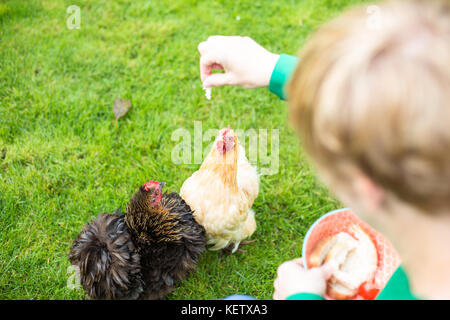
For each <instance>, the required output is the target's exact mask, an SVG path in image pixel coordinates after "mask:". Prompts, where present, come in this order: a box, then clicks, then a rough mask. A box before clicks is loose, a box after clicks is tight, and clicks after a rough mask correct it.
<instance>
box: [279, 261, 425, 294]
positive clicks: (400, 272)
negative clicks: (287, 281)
mask: <svg viewBox="0 0 450 320" xmlns="http://www.w3.org/2000/svg"><path fill="white" fill-rule="evenodd" d="M324 299H325V298H323V297H321V296H319V295H316V294H312V293H296V294H293V295H291V296H289V297H287V298H286V300H324ZM376 300H419V298H417V297H416V296H414V294H413V293H412V292H411V289H410V286H409V280H408V276H407V275H406V272H405V270H404V269H403V268H402V267H401V266H400V267H398V268H397V270H396V271H395V272H394V274H393V275H392V277H391V279H389V281H388V283H387V284H386V286H385V287H384V289H383V290H381V292H380V294H379V295H378V297H377V298H376Z"/></svg>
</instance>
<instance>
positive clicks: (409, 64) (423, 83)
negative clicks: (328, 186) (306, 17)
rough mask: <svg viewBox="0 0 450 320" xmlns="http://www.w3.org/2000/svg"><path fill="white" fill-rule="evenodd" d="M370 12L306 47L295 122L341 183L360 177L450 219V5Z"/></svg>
mask: <svg viewBox="0 0 450 320" xmlns="http://www.w3.org/2000/svg"><path fill="white" fill-rule="evenodd" d="M368 8H369V9H370V7H362V8H359V9H355V10H352V11H350V12H348V13H347V14H345V15H344V16H342V17H340V18H338V19H336V20H334V21H332V22H331V23H329V24H327V25H325V26H324V27H322V28H321V29H320V30H319V31H318V32H317V33H316V34H315V35H314V36H313V37H312V38H311V39H310V41H309V42H308V43H307V45H306V46H305V47H304V48H303V50H302V52H301V55H300V63H299V65H298V67H297V68H296V71H295V72H294V74H293V76H292V79H291V81H290V84H289V89H288V98H289V104H290V114H291V120H292V121H293V123H294V125H295V127H296V128H297V129H298V130H299V132H300V135H301V137H302V140H303V144H304V147H305V148H306V150H307V151H308V153H309V154H310V156H311V157H312V158H313V160H314V161H315V163H316V164H317V165H318V167H319V171H322V172H325V173H326V175H328V176H332V177H333V180H334V181H340V182H341V183H347V184H348V183H350V182H349V181H346V178H347V177H348V172H351V171H350V170H353V171H354V170H355V169H356V170H357V171H359V172H362V173H364V174H365V175H367V176H368V177H369V178H370V179H371V180H372V181H373V182H375V183H376V184H377V185H379V186H380V187H382V188H383V189H385V190H387V191H389V192H391V193H392V194H393V195H394V196H396V197H398V198H400V199H402V200H404V201H406V202H408V203H411V204H413V205H415V206H419V207H421V208H425V209H430V208H434V209H436V208H437V207H440V208H444V209H446V210H448V209H449V208H450V4H449V1H432V0H425V1H394V2H387V3H383V4H380V5H379V6H372V7H371V9H370V10H369V9H368ZM335 187H337V186H335ZM337 188H338V187H337Z"/></svg>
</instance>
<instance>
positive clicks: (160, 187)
mask: <svg viewBox="0 0 450 320" xmlns="http://www.w3.org/2000/svg"><path fill="white" fill-rule="evenodd" d="M165 185H166V183H165V182H160V183H159V190H161V191H162V189H163V188H164V186H165Z"/></svg>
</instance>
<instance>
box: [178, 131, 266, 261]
mask: <svg viewBox="0 0 450 320" xmlns="http://www.w3.org/2000/svg"><path fill="white" fill-rule="evenodd" d="M258 190H259V179H258V174H257V172H256V168H255V167H253V166H252V165H251V164H250V163H249V161H248V160H247V158H246V156H245V150H244V148H243V147H242V146H240V145H239V141H238V138H237V136H236V135H235V133H234V132H233V130H231V129H230V127H228V128H225V129H222V130H220V132H219V134H218V136H217V138H216V140H215V141H214V144H213V148H212V150H211V152H210V153H209V154H208V156H207V157H206V158H205V160H204V162H203V164H202V165H201V167H200V169H199V170H198V171H196V172H194V174H192V176H191V177H189V178H188V179H187V180H186V181H185V182H184V183H183V186H182V187H181V190H180V196H181V197H182V198H183V199H184V201H186V203H187V204H188V205H189V206H190V207H191V208H192V210H194V217H195V219H196V220H197V222H198V223H199V224H201V225H202V226H203V227H204V228H205V230H206V237H207V244H208V245H211V246H210V247H209V249H210V250H220V249H225V250H229V251H231V252H232V253H234V252H235V251H236V250H237V249H238V248H239V244H244V243H248V242H247V241H244V239H246V238H249V237H250V236H251V235H252V234H253V233H254V232H255V230H256V221H255V213H254V212H253V210H252V209H251V207H252V205H253V201H254V200H255V199H256V197H257V196H258Z"/></svg>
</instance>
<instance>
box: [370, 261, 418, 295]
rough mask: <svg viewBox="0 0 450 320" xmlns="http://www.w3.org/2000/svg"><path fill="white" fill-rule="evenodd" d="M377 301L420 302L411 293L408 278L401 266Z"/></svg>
mask: <svg viewBox="0 0 450 320" xmlns="http://www.w3.org/2000/svg"><path fill="white" fill-rule="evenodd" d="M376 300H419V298H417V297H415V296H414V295H413V293H412V292H411V289H410V286H409V280H408V276H407V275H406V273H405V270H403V268H402V267H401V266H400V267H398V268H397V270H396V271H395V272H394V274H393V275H392V277H391V279H389V281H388V283H387V284H386V286H385V287H384V289H383V290H381V292H380V294H379V295H378V297H377V298H376Z"/></svg>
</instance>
